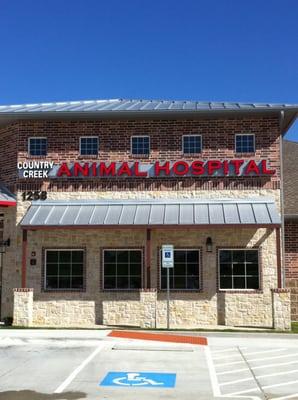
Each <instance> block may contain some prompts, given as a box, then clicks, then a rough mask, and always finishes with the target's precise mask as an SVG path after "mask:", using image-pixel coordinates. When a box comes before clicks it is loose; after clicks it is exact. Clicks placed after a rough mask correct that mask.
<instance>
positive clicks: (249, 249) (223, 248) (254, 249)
mask: <svg viewBox="0 0 298 400" xmlns="http://www.w3.org/2000/svg"><path fill="white" fill-rule="evenodd" d="M225 250H231V251H232V250H233V251H237V250H240V251H257V252H258V278H259V287H258V289H246V288H243V289H221V287H220V257H219V256H220V252H221V251H225ZM217 273H218V290H219V291H221V292H230V291H233V292H235V291H237V292H243V291H245V292H255V291H256V290H261V271H260V247H258V248H245V247H244V248H237V247H229V248H228V247H220V248H219V249H218V254H217ZM245 276H246V275H245Z"/></svg>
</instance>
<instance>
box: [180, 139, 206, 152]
mask: <svg viewBox="0 0 298 400" xmlns="http://www.w3.org/2000/svg"><path fill="white" fill-rule="evenodd" d="M201 151H202V138H201V136H198V135H189V136H183V153H184V154H195V153H201Z"/></svg>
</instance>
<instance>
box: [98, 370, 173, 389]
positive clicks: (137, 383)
mask: <svg viewBox="0 0 298 400" xmlns="http://www.w3.org/2000/svg"><path fill="white" fill-rule="evenodd" d="M175 383H176V374H167V373H159V372H109V373H108V374H107V375H106V376H105V378H104V379H103V380H102V381H101V382H100V384H99V386H119V387H125V386H126V387H148V388H169V387H175Z"/></svg>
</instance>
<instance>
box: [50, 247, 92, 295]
mask: <svg viewBox="0 0 298 400" xmlns="http://www.w3.org/2000/svg"><path fill="white" fill-rule="evenodd" d="M45 274H46V277H45V289H65V290H67V289H82V288H83V286H84V251H83V250H46V265H45Z"/></svg>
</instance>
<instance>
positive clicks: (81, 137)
mask: <svg viewBox="0 0 298 400" xmlns="http://www.w3.org/2000/svg"><path fill="white" fill-rule="evenodd" d="M94 138H96V139H97V153H96V154H82V139H94ZM79 153H80V157H96V156H98V154H99V136H96V135H89V136H80V138H79Z"/></svg>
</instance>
